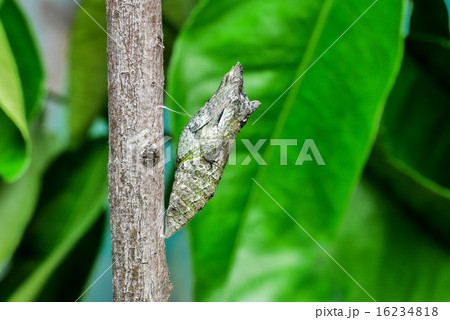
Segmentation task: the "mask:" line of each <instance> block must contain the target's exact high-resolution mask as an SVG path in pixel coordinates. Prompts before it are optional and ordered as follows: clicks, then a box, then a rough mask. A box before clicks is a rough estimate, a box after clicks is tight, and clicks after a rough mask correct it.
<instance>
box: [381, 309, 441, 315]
mask: <svg viewBox="0 0 450 320" xmlns="http://www.w3.org/2000/svg"><path fill="white" fill-rule="evenodd" d="M438 315H439V312H438V308H437V307H432V308H429V307H423V308H422V307H410V308H407V307H384V308H382V307H377V317H389V316H390V317H404V316H413V317H414V316H416V317H422V316H424V317H436V316H438Z"/></svg>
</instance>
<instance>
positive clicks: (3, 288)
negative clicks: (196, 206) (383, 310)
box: [0, 0, 450, 301]
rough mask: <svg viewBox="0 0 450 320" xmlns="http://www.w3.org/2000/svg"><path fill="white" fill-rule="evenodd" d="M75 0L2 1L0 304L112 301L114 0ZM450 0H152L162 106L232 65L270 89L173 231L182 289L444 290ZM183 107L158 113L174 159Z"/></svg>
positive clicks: (179, 296)
mask: <svg viewBox="0 0 450 320" xmlns="http://www.w3.org/2000/svg"><path fill="white" fill-rule="evenodd" d="M77 1H78V4H79V5H80V6H82V7H83V8H84V10H81V9H80V6H79V5H77V3H76V2H75V1H73V0H33V1H31V0H0V22H1V23H0V301H75V300H78V301H111V300H112V285H111V281H112V280H111V278H112V276H111V268H110V266H111V264H112V261H111V249H110V235H109V225H108V221H109V216H108V214H109V213H108V203H107V158H108V146H107V135H108V125H107V64H106V41H107V35H106V34H105V32H104V31H103V30H102V29H101V28H100V27H99V25H100V26H102V27H105V26H106V18H105V1H104V0H84V1H81V0H77ZM449 5H450V1H444V0H433V1H430V0H414V1H402V0H389V1H388V0H379V1H375V2H374V1H373V0H343V1H333V0H320V1H318V0H278V1H272V0H214V1H213V0H202V1H197V0H184V1H183V0H164V1H163V19H164V45H165V70H166V90H167V91H168V93H169V94H170V96H169V95H167V97H166V101H165V104H166V105H167V106H168V107H170V108H172V109H174V110H176V111H180V112H183V110H182V109H181V108H180V106H181V107H183V108H185V109H187V110H188V111H189V113H191V114H193V113H195V112H196V111H197V110H198V109H199V108H200V107H201V106H202V105H203V103H204V102H205V101H206V100H207V99H208V98H209V97H210V96H211V95H212V94H213V93H214V91H215V90H216V89H217V87H218V85H219V83H220V79H221V77H222V76H223V74H225V73H226V72H227V71H228V70H229V69H230V68H231V66H233V65H234V64H236V62H237V61H240V62H241V64H242V65H243V67H244V81H245V89H246V92H247V94H248V96H249V98H250V99H251V100H259V101H261V102H262V105H261V107H260V108H259V109H258V110H257V111H256V112H255V113H254V115H253V116H252V117H251V118H250V120H249V123H248V124H247V126H246V127H245V128H244V129H243V130H242V132H241V133H240V134H239V136H238V140H237V141H236V154H235V156H236V163H235V164H232V165H230V166H228V167H227V168H226V169H225V172H224V175H223V179H222V182H221V183H220V185H219V187H218V188H217V191H216V196H215V197H214V198H213V199H212V200H211V202H210V203H208V204H207V206H206V207H205V209H204V210H203V211H202V213H201V214H199V215H198V216H197V217H196V218H195V219H194V220H193V221H192V222H191V223H190V224H189V227H188V228H187V229H183V230H182V231H180V232H178V233H177V234H176V235H175V236H173V237H172V238H170V239H169V240H168V241H167V255H168V262H169V268H170V271H171V279H172V282H173V284H174V291H173V295H172V300H173V301H371V297H373V298H374V299H376V300H377V301H448V300H449V299H450V291H449V290H448V288H449V287H450V233H449V230H450V170H449V168H448V164H449V162H450V92H449V88H450V82H449V79H450V48H449V19H448V16H449V15H448V8H449ZM367 9H368V10H367ZM366 10H367V11H366ZM86 12H87V13H89V15H90V16H89V15H88V14H87V13H86ZM93 19H94V20H95V22H94V21H93ZM355 21H356V23H354V22H355ZM97 23H98V24H99V25H97ZM353 23H354V24H353ZM349 26H351V28H350V29H348V30H347V28H348V27H349ZM346 30H347V31H346ZM344 32H345V34H344V35H343V36H342V37H341V35H342V34H343V33H344ZM337 39H339V40H338V41H337V42H335V40H337ZM334 42H335V43H334ZM333 43H334V45H333V46H332V47H331V48H330V45H332V44H333ZM328 49H329V50H328ZM324 52H326V53H325V54H323V55H322V53H324ZM297 79H299V80H298V81H296V80H297ZM294 82H295V83H294ZM293 83H294V85H293V86H292V87H290V86H291V85H292V84H293ZM289 87H290V89H289V90H288V91H287V92H285V90H286V89H287V88H289ZM283 93H284V94H283ZM282 94H283V95H282ZM188 120H189V119H188V117H186V116H183V115H180V114H176V113H169V112H167V113H165V122H166V134H167V135H169V136H171V137H173V139H172V140H171V142H169V143H168V144H167V149H168V153H167V154H168V155H170V156H171V158H172V159H173V156H174V152H175V151H174V149H173V145H171V143H172V142H173V143H176V141H177V136H178V135H179V133H180V132H181V129H182V128H183V126H184V125H185V124H186V123H187V121H188ZM242 139H248V141H246V140H244V141H242ZM259 139H265V141H263V142H262V144H261V145H260V146H259V147H260V149H259V154H260V155H261V157H262V158H263V159H264V162H265V165H262V164H261V163H259V164H258V162H257V161H256V160H257V159H255V158H254V157H253V156H251V155H249V151H248V148H246V144H247V146H248V143H250V144H251V145H256V144H257V143H258V141H261V140H259ZM271 139H289V140H271ZM307 139H312V140H313V141H314V145H315V146H316V147H317V150H318V151H319V152H320V155H321V156H322V158H323V161H324V162H325V165H318V161H317V157H316V156H315V154H314V152H312V151H313V150H311V149H310V148H309V150H308V148H306V149H305V150H306V151H307V152H309V153H306V154H304V153H302V146H304V142H305V141H310V140H307ZM280 141H284V142H280ZM286 141H289V142H287V143H288V144H289V145H288V146H286V148H287V149H286V150H287V161H286V163H283V162H281V161H280V157H283V154H282V152H281V150H282V149H281V148H280V146H277V144H279V143H286ZM169 151H170V152H169ZM308 154H309V155H310V156H311V157H310V158H308ZM247 156H250V158H248V159H247V160H245V159H246V158H247ZM299 158H301V159H303V160H305V159H306V161H304V162H303V163H302V164H301V165H300V162H301V161H300V162H299V161H298V159H299ZM248 160H250V162H249V163H248ZM308 160H311V161H308ZM319 162H320V161H319ZM166 171H167V173H166V178H167V179H166V180H167V189H168V191H170V184H171V177H172V176H173V161H170V162H168V164H167V170H166ZM255 181H256V182H255ZM277 203H278V204H277ZM286 213H288V214H289V215H290V216H291V217H290V216H289V215H287V214H286ZM293 219H294V220H295V221H296V222H298V223H299V224H300V225H301V227H303V228H304V229H305V230H306V231H308V233H309V236H308V235H307V234H306V233H305V232H304V230H302V228H301V227H299V225H297V224H296V223H295V222H294V221H293ZM310 236H311V237H313V238H314V239H315V240H316V241H317V242H318V243H320V244H321V245H322V247H323V248H324V249H326V250H327V252H328V253H329V254H330V255H331V256H332V257H333V258H334V259H335V260H336V261H337V262H339V263H340V265H341V266H342V267H343V268H344V269H345V270H346V271H347V272H348V273H349V274H350V275H351V276H352V277H353V278H354V280H356V281H357V282H358V283H355V281H354V280H352V279H351V278H350V277H349V276H348V275H347V274H346V273H345V272H344V271H343V270H342V269H341V268H340V267H339V266H338V265H336V263H335V262H334V261H333V260H332V259H330V257H329V256H328V255H327V254H326V253H325V252H324V251H323V250H322V249H321V248H320V247H319V246H318V245H317V244H316V243H315V242H314V241H313V240H312V239H311V238H310Z"/></svg>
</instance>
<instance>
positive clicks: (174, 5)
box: [162, 0, 199, 30]
mask: <svg viewBox="0 0 450 320" xmlns="http://www.w3.org/2000/svg"><path fill="white" fill-rule="evenodd" d="M198 2H199V0H163V2H162V14H163V19H164V22H165V23H168V24H170V26H171V27H172V28H173V29H176V30H179V29H180V28H181V27H182V26H183V24H184V22H185V21H186V19H187V18H188V16H189V14H190V13H191V11H192V9H193V8H194V7H195V5H196V4H197V3H198Z"/></svg>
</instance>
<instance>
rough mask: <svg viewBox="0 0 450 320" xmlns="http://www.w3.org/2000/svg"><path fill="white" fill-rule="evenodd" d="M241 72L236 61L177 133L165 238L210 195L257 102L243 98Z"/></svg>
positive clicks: (207, 199) (192, 216) (191, 216)
mask: <svg viewBox="0 0 450 320" xmlns="http://www.w3.org/2000/svg"><path fill="white" fill-rule="evenodd" d="M242 73H243V70H242V66H241V65H240V64H239V63H238V64H237V65H236V66H235V67H233V68H232V69H231V70H230V72H228V73H227V74H226V75H225V76H224V78H223V79H222V83H221V85H220V87H219V89H218V90H217V91H216V93H215V94H214V95H213V96H212V97H211V99H209V100H208V101H207V102H206V104H205V105H204V106H203V107H202V108H201V109H200V110H199V111H198V112H197V113H196V114H195V115H194V117H192V119H191V120H190V121H189V122H188V123H187V125H186V126H185V128H184V129H183V131H182V133H181V135H180V138H179V140H178V147H177V157H176V160H177V167H176V171H175V180H174V183H173V187H172V193H171V195H170V201H169V207H168V209H167V213H166V219H165V229H164V236H165V237H166V238H169V237H171V236H172V235H173V234H174V233H175V232H177V231H178V230H180V229H181V228H183V227H184V226H185V225H186V224H187V223H188V222H189V221H191V220H192V219H193V218H194V217H195V215H196V214H197V213H198V212H199V211H200V210H202V209H203V207H204V206H205V205H206V203H207V202H208V201H209V200H210V199H211V198H212V197H213V196H214V193H215V190H216V187H217V185H218V183H219V181H220V179H221V177H222V174H223V171H224V168H225V165H226V163H227V161H228V158H229V156H230V153H231V149H232V146H233V143H234V140H235V138H236V135H237V134H238V132H239V131H240V130H241V128H242V127H243V126H244V125H245V123H246V122H247V120H248V118H249V117H250V115H251V114H252V112H253V111H255V110H256V109H257V108H258V107H259V105H260V103H259V102H258V101H250V100H249V99H248V98H247V96H246V94H245V92H244V89H243V79H242Z"/></svg>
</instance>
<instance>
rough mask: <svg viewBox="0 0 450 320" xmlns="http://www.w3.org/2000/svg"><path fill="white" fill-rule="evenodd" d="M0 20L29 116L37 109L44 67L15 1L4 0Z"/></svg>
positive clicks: (41, 91)
mask: <svg viewBox="0 0 450 320" xmlns="http://www.w3.org/2000/svg"><path fill="white" fill-rule="evenodd" d="M0 19H1V21H2V22H3V25H4V27H5V31H6V35H7V36H8V40H9V43H10V46H11V49H12V51H13V53H14V58H15V60H16V64H17V67H18V70H19V75H20V80H21V82H22V88H24V89H25V90H24V92H23V93H24V99H25V113H26V116H27V118H28V119H29V118H31V117H32V116H33V115H36V114H37V113H38V112H39V110H40V108H41V100H42V97H43V93H44V70H43V67H42V64H41V59H40V57H39V52H38V49H37V47H36V42H35V39H34V36H33V34H32V33H31V29H30V26H29V24H28V21H27V20H26V18H25V16H24V15H23V13H22V11H21V10H20V8H19V7H18V6H17V4H16V2H15V1H13V0H7V1H6V3H5V4H4V6H3V7H2V8H1V10H0Z"/></svg>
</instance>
